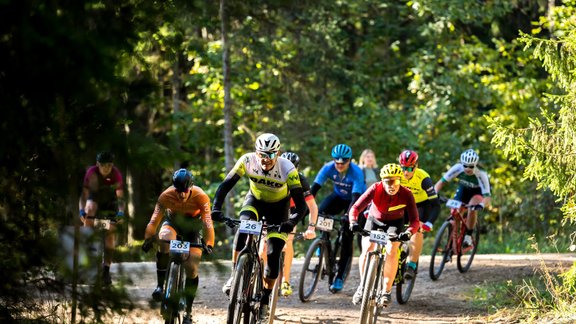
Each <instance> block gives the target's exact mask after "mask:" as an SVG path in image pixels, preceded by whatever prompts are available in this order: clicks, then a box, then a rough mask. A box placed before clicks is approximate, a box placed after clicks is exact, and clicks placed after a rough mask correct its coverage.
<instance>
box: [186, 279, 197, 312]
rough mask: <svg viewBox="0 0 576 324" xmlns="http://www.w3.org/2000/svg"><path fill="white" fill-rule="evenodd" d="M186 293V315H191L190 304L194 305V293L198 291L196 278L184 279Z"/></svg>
mask: <svg viewBox="0 0 576 324" xmlns="http://www.w3.org/2000/svg"><path fill="white" fill-rule="evenodd" d="M185 287H186V288H185V290H184V291H185V292H186V313H188V314H190V313H192V304H194V297H196V291H198V277H196V278H186V284H185Z"/></svg>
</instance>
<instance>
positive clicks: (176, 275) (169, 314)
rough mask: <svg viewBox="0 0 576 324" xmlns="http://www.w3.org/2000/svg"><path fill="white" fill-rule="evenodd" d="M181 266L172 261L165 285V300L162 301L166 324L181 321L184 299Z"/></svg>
mask: <svg viewBox="0 0 576 324" xmlns="http://www.w3.org/2000/svg"><path fill="white" fill-rule="evenodd" d="M180 271H181V267H180V265H178V264H176V263H174V262H172V261H170V263H169V264H168V272H167V273H166V277H167V280H166V283H165V284H164V298H163V299H162V305H161V307H162V316H163V317H164V324H175V323H178V322H181V321H180V312H179V308H180V298H182V297H183V291H182V290H181V288H182V281H183V280H182V279H183V278H181V273H180Z"/></svg>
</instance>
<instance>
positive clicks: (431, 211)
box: [398, 150, 440, 279]
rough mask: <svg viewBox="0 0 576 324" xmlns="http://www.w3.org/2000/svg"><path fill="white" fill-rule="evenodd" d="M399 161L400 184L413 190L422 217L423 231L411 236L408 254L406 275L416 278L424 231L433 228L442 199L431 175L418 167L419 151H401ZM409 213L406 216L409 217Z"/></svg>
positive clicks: (419, 214) (419, 215)
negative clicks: (401, 176)
mask: <svg viewBox="0 0 576 324" xmlns="http://www.w3.org/2000/svg"><path fill="white" fill-rule="evenodd" d="M398 162H399V163H400V166H401V167H402V172H403V173H404V177H403V178H402V179H401V180H400V184H401V185H402V186H403V187H406V188H408V189H410V191H412V194H413V195H414V200H415V201H416V207H418V217H419V218H420V223H421V227H420V228H421V229H422V230H421V231H418V232H417V233H416V234H414V235H412V237H411V238H410V255H409V256H408V269H406V273H405V274H404V277H405V278H406V279H412V278H414V275H415V272H416V264H417V262H418V259H420V253H421V252H422V243H423V241H424V235H422V232H423V231H424V232H429V231H431V230H432V227H433V224H434V222H435V221H436V219H437V218H438V215H439V214H440V201H439V200H438V194H436V190H434V182H433V181H432V179H430V175H428V173H427V172H426V171H424V170H422V169H420V168H419V167H418V153H416V152H414V151H411V150H405V151H403V152H402V153H400V156H399V157H398ZM407 217H408V216H407V215H405V218H406V219H407Z"/></svg>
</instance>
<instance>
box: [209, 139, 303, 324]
mask: <svg viewBox="0 0 576 324" xmlns="http://www.w3.org/2000/svg"><path fill="white" fill-rule="evenodd" d="M255 148H256V151H255V152H251V153H247V154H244V155H243V156H242V157H241V158H240V159H239V160H238V161H236V164H235V165H234V168H232V170H230V172H229V173H228V175H226V178H225V179H224V181H223V182H222V183H221V184H220V185H219V186H218V189H217V190H216V194H215V197H214V204H213V205H214V206H213V208H212V219H213V220H216V221H222V220H223V219H224V216H223V214H222V211H221V208H222V204H223V202H224V198H225V197H226V195H227V194H228V192H229V191H230V190H231V189H232V188H233V187H234V185H236V183H237V182H238V180H240V178H241V177H242V176H246V177H247V178H248V179H249V181H250V190H249V192H248V193H247V194H246V198H245V199H244V203H243V204H242V209H241V211H240V219H242V220H248V219H252V220H258V221H259V220H263V221H264V222H265V223H267V224H271V225H280V230H279V231H278V232H272V231H268V233H267V236H266V268H265V274H264V287H263V294H262V299H261V301H260V314H259V315H260V319H262V320H266V319H267V318H268V315H269V306H268V305H269V303H270V294H271V292H272V288H273V287H274V283H275V281H276V279H277V277H278V273H279V270H280V255H281V253H282V249H283V248H284V245H285V242H286V240H287V238H288V233H291V232H292V230H293V229H294V227H295V226H296V224H297V223H298V222H299V221H300V219H301V218H302V217H304V212H305V210H306V202H305V201H304V193H303V190H302V185H301V183H300V178H299V176H298V170H296V168H295V167H294V164H292V162H290V160H288V159H285V158H283V157H280V156H278V152H279V150H280V139H278V137H277V136H276V135H274V134H270V133H265V134H262V135H260V136H258V138H257V139H256V145H255ZM290 197H292V199H293V200H294V204H295V213H293V214H291V215H289V211H290ZM246 238H247V234H241V233H238V232H237V233H236V236H235V238H234V250H233V252H232V265H233V268H234V267H235V266H236V260H237V258H238V253H239V252H240V251H241V250H242V249H243V248H244V246H245V244H246ZM231 284H232V277H231V278H230V279H228V281H227V282H226V284H225V285H224V286H223V287H222V290H223V291H224V292H225V293H226V294H229V292H230V286H231Z"/></svg>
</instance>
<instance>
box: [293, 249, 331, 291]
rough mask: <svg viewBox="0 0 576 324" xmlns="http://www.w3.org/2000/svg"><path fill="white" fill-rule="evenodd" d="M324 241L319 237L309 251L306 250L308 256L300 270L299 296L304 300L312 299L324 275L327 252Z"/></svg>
mask: <svg viewBox="0 0 576 324" xmlns="http://www.w3.org/2000/svg"><path fill="white" fill-rule="evenodd" d="M322 242H323V241H322V239H321V238H317V239H316V240H314V242H312V244H311V245H310V248H308V252H306V258H305V259H304V264H303V265H302V270H301V271H300V282H299V283H298V297H299V298H300V300H301V301H302V302H307V301H309V300H310V298H311V297H312V294H314V291H315V290H316V285H317V284H318V280H319V279H320V276H321V275H322V271H323V261H324V253H325V251H324V245H323V244H322ZM317 251H318V253H317Z"/></svg>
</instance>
